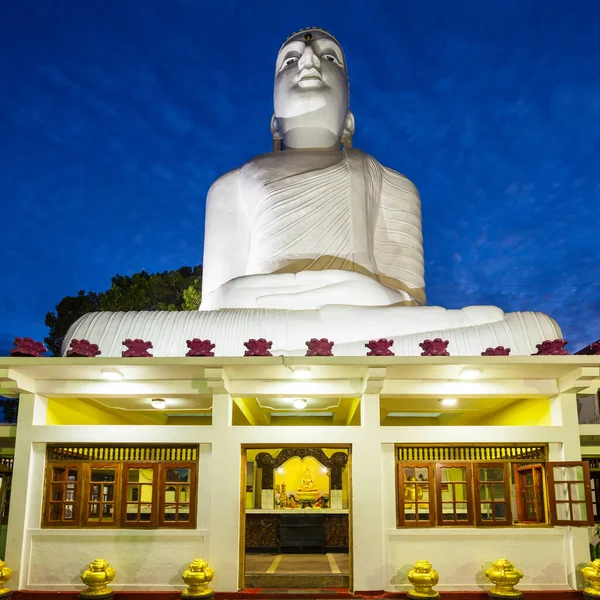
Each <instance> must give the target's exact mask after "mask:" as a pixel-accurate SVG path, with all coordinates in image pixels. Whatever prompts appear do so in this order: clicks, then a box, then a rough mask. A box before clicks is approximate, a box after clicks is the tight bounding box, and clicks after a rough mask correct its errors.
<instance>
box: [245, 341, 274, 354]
mask: <svg viewBox="0 0 600 600" xmlns="http://www.w3.org/2000/svg"><path fill="white" fill-rule="evenodd" d="M244 346H246V352H244V356H273V355H272V354H271V352H270V350H271V347H272V346H273V342H269V341H267V340H266V339H265V338H258V339H257V340H255V339H254V338H252V339H250V340H248V341H247V342H244Z"/></svg>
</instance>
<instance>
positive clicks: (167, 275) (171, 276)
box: [45, 265, 202, 356]
mask: <svg viewBox="0 0 600 600" xmlns="http://www.w3.org/2000/svg"><path fill="white" fill-rule="evenodd" d="M201 286H202V266H200V265H199V266H196V267H181V268H180V269H176V270H173V271H164V272H163V273H147V272H146V271H140V272H139V273H134V274H133V275H131V276H128V275H125V276H123V275H115V276H114V277H113V278H112V282H111V286H110V288H109V289H108V290H106V291H104V292H98V293H97V292H85V291H84V290H81V291H80V292H79V293H78V294H77V296H65V297H64V298H63V299H62V300H61V301H60V302H59V303H58V304H57V305H56V308H55V310H54V311H53V312H49V313H48V314H47V315H46V326H47V327H48V329H49V334H48V337H46V338H45V342H46V344H47V346H48V348H49V349H50V351H51V352H52V354H54V356H60V355H61V347H62V343H63V340H64V338H65V335H66V334H67V331H68V329H69V327H70V326H71V325H72V324H73V323H75V321H77V319H79V317H82V316H83V315H85V314H87V313H89V312H97V311H105V310H106V311H128V310H198V307H199V306H200V297H201V296H200V290H201Z"/></svg>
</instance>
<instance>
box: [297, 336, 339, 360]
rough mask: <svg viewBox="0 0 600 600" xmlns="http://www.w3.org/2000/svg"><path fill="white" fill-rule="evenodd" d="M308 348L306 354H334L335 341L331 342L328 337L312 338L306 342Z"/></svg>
mask: <svg viewBox="0 0 600 600" xmlns="http://www.w3.org/2000/svg"><path fill="white" fill-rule="evenodd" d="M304 343H305V344H306V347H307V348H308V350H307V351H306V356H333V352H332V351H331V349H332V348H333V346H334V342H330V341H329V340H328V339H327V338H321V339H320V340H318V339H317V338H311V340H310V341H308V342H304Z"/></svg>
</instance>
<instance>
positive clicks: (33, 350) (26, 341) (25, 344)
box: [10, 337, 48, 358]
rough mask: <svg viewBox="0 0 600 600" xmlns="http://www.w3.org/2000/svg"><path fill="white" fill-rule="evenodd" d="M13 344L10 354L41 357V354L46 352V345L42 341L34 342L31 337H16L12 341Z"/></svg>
mask: <svg viewBox="0 0 600 600" xmlns="http://www.w3.org/2000/svg"><path fill="white" fill-rule="evenodd" d="M13 344H14V345H15V347H14V348H12V349H11V351H10V355H11V356H28V357H35V358H41V357H42V354H44V353H45V352H48V350H47V349H46V346H44V344H43V343H42V342H36V341H35V340H34V339H33V338H30V337H24V338H20V337H16V338H15V341H14V342H13Z"/></svg>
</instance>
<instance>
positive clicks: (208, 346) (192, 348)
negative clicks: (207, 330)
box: [185, 338, 215, 356]
mask: <svg viewBox="0 0 600 600" xmlns="http://www.w3.org/2000/svg"><path fill="white" fill-rule="evenodd" d="M185 343H186V344H187V347H188V348H189V350H188V351H187V352H186V354H185V355H186V356H214V355H215V353H214V352H212V349H213V348H214V347H215V345H214V344H213V343H212V342H211V341H210V340H201V339H199V338H194V339H193V340H186V342H185Z"/></svg>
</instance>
